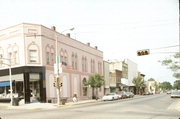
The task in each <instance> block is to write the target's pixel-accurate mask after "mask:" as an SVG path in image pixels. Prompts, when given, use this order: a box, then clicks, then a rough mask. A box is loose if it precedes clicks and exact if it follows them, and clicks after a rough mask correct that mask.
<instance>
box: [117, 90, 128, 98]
mask: <svg viewBox="0 0 180 119" xmlns="http://www.w3.org/2000/svg"><path fill="white" fill-rule="evenodd" d="M116 94H117V95H118V96H119V98H120V99H124V98H127V95H126V92H125V91H118V92H116Z"/></svg>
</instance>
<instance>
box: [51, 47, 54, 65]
mask: <svg viewBox="0 0 180 119" xmlns="http://www.w3.org/2000/svg"><path fill="white" fill-rule="evenodd" d="M54 54H55V50H54V47H53V46H51V56H50V62H51V64H52V65H53V64H54V63H55V60H54V59H55V55H54Z"/></svg>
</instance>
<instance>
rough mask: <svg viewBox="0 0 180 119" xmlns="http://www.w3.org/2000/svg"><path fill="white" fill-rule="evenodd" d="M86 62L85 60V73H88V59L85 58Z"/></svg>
mask: <svg viewBox="0 0 180 119" xmlns="http://www.w3.org/2000/svg"><path fill="white" fill-rule="evenodd" d="M84 60H85V61H84V62H85V72H87V69H88V68H87V66H88V65H87V58H86V57H85V59H84Z"/></svg>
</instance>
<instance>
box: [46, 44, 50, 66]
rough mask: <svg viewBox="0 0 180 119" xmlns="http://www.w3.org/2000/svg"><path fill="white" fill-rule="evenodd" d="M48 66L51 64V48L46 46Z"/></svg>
mask: <svg viewBox="0 0 180 119" xmlns="http://www.w3.org/2000/svg"><path fill="white" fill-rule="evenodd" d="M46 64H48V65H49V64H50V47H49V45H47V46H46Z"/></svg>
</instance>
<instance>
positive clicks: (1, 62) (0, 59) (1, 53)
mask: <svg viewBox="0 0 180 119" xmlns="http://www.w3.org/2000/svg"><path fill="white" fill-rule="evenodd" d="M3 54H4V52H3V49H2V48H1V47H0V67H2V66H3V59H2V58H3Z"/></svg>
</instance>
